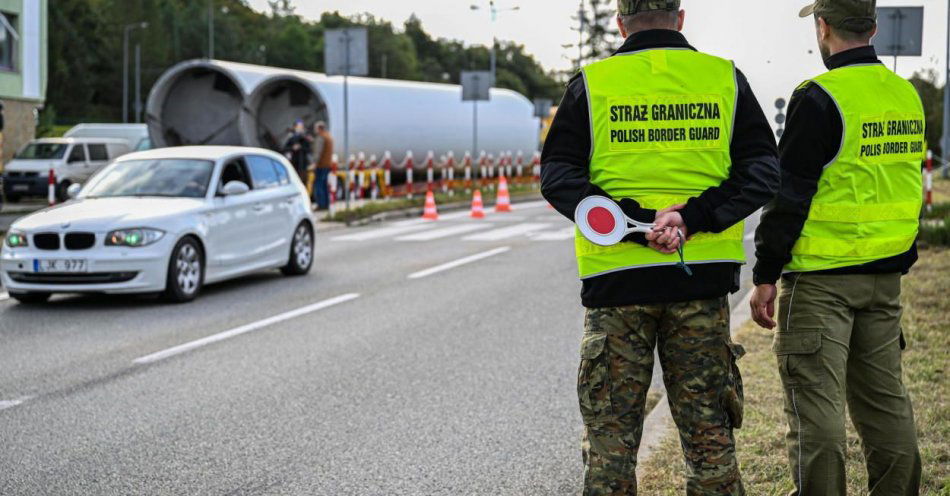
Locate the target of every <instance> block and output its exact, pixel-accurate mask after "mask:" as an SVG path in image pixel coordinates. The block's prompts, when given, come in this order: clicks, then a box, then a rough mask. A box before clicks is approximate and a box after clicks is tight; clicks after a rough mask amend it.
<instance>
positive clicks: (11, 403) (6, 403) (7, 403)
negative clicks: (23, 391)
mask: <svg viewBox="0 0 950 496" xmlns="http://www.w3.org/2000/svg"><path fill="white" fill-rule="evenodd" d="M32 398H33V397H32V396H24V397H22V398H17V399H15V400H0V410H6V409H7V408H13V407H15V406H17V405H22V404H23V403H26V402H27V401H30V399H32Z"/></svg>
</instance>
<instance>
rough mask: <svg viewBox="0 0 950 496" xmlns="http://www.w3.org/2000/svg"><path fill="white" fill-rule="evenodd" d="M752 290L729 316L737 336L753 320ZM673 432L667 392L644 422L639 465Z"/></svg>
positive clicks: (730, 328)
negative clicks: (750, 301)
mask: <svg viewBox="0 0 950 496" xmlns="http://www.w3.org/2000/svg"><path fill="white" fill-rule="evenodd" d="M752 289H753V288H750V289H749V292H748V293H746V295H745V296H744V297H742V299H741V300H739V303H738V304H736V307H735V308H733V309H732V312H731V313H730V315H729V333H730V334H732V335H735V333H736V331H738V330H739V328H740V327H742V326H744V325H745V323H746V322H748V321H749V320H750V319H751V318H752V312H751V309H750V308H749V300H751V299H752ZM672 430H673V415H672V413H670V404H669V402H668V401H667V398H666V391H665V390H664V391H663V396H662V397H661V398H660V401H658V402H657V404H656V406H655V407H653V410H651V411H650V413H649V414H648V415H647V416H646V418H645V419H644V420H643V435H642V437H641V440H640V450H639V452H638V456H637V464H638V465H639V464H641V463H643V462H645V461H646V460H648V459H649V458H650V457H651V456H652V455H653V453H654V452H655V451H656V449H657V448H658V447H659V445H660V442H661V441H663V439H664V438H666V436H667V435H668V434H669V433H670V432H671V431H672Z"/></svg>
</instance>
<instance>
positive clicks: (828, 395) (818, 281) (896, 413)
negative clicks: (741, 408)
mask: <svg viewBox="0 0 950 496" xmlns="http://www.w3.org/2000/svg"><path fill="white" fill-rule="evenodd" d="M900 295H901V277H900V274H882V275H840V276H839V275H818V274H808V273H802V274H789V275H786V276H785V277H784V278H783V280H782V296H781V297H780V298H779V321H780V326H779V330H778V332H777V333H776V334H775V339H774V343H773V350H774V351H775V353H776V356H777V358H778V367H779V375H780V376H781V378H782V383H783V386H784V388H785V413H786V416H787V417H788V427H789V430H788V435H787V439H786V444H787V446H788V456H789V466H790V468H791V471H792V479H793V480H794V481H795V487H796V489H795V490H794V491H792V492H791V495H799V496H811V495H814V496H837V495H845V494H846V493H847V487H846V482H845V440H846V433H845V409H846V408H847V410H848V412H849V413H850V416H851V421H852V422H853V423H854V427H855V429H856V430H857V432H858V435H859V436H860V438H861V444H862V447H863V451H864V459H865V464H866V467H867V471H868V491H869V494H870V495H871V496H901V495H916V494H918V492H919V486H920V472H921V462H920V453H919V452H918V449H917V433H916V430H915V428H914V412H913V409H912V408H911V402H910V398H909V397H908V394H907V390H906V389H905V388H904V384H903V382H902V380H901V351H902V349H903V348H904V341H903V335H902V333H901V303H900Z"/></svg>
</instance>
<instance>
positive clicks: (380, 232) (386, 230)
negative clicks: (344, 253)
mask: <svg viewBox="0 0 950 496" xmlns="http://www.w3.org/2000/svg"><path fill="white" fill-rule="evenodd" d="M430 227H432V224H412V225H407V226H394V227H383V228H379V229H372V228H371V229H369V230H367V231H363V232H358V233H353V234H344V235H343V236H337V237H335V238H331V241H369V240H371V239H379V238H385V237H388V236H397V235H399V234H406V233H411V232H415V231H421V230H423V229H429V228H430Z"/></svg>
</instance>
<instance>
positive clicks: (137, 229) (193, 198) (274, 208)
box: [0, 147, 315, 303]
mask: <svg viewBox="0 0 950 496" xmlns="http://www.w3.org/2000/svg"><path fill="white" fill-rule="evenodd" d="M80 189H81V190H80ZM70 193H71V195H73V196H75V198H74V199H72V200H70V201H68V202H66V203H64V204H62V205H58V206H55V207H51V208H48V209H45V210H42V211H40V212H37V213H35V214H32V215H29V216H27V217H24V218H22V219H20V220H18V221H16V222H15V223H14V224H13V225H12V226H11V228H10V231H9V232H8V233H7V237H6V240H5V242H4V244H3V247H2V249H0V281H2V283H3V286H5V287H6V289H7V291H8V292H9V294H10V296H11V297H13V298H16V299H17V300H19V301H21V302H24V303H42V302H44V301H46V300H47V299H48V298H49V296H50V295H51V294H53V293H163V294H164V295H165V297H166V298H167V299H169V300H171V301H175V302H185V301H190V300H192V299H194V298H195V297H196V296H198V294H199V293H200V291H201V288H202V287H203V286H204V285H205V284H210V283H214V282H218V281H223V280H226V279H232V278H235V277H238V276H241V275H245V274H248V273H250V272H255V271H262V270H270V269H280V270H281V271H282V272H283V273H284V274H287V275H302V274H306V273H308V272H309V271H310V267H311V265H312V264H313V251H314V227H315V224H314V220H313V214H312V212H311V210H310V200H309V198H308V197H307V190H306V188H305V187H304V185H303V184H302V183H301V181H300V179H299V178H298V177H297V175H296V174H295V173H294V170H293V167H292V166H291V165H290V163H289V162H287V160H286V159H285V158H284V157H283V156H281V155H279V154H277V153H274V152H271V151H268V150H263V149H257V148H241V147H178V148H164V149H158V150H151V151H146V152H136V153H132V154H129V155H126V156H124V157H122V158H120V159H118V160H117V161H116V162H115V163H113V164H111V165H109V166H108V167H106V168H105V169H103V170H102V171H101V172H99V173H98V174H96V175H95V177H93V178H92V180H90V181H89V183H88V184H86V185H85V186H83V187H82V188H80V187H79V186H78V185H73V186H72V187H71V188H70Z"/></svg>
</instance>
